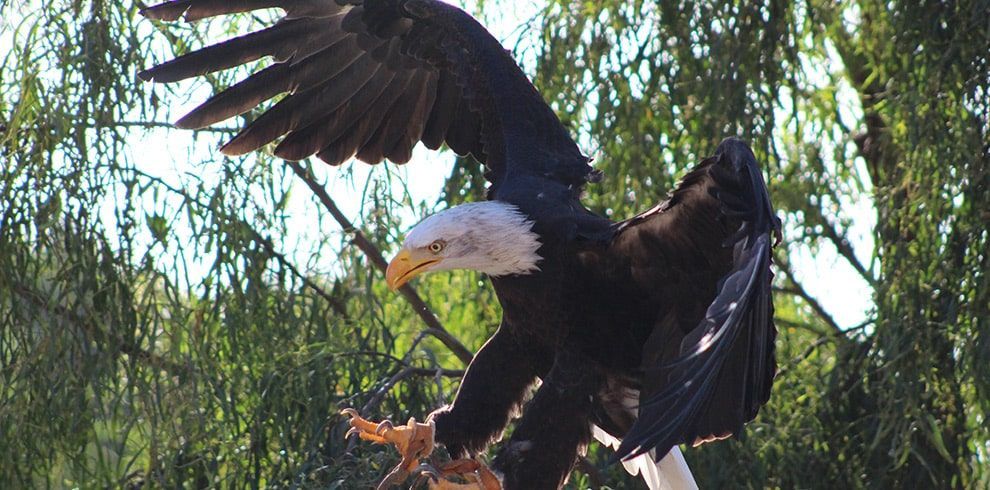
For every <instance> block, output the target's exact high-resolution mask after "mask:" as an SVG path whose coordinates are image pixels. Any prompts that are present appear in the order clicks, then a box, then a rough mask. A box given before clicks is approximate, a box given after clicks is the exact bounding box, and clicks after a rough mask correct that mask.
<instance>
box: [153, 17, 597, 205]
mask: <svg viewBox="0 0 990 490" xmlns="http://www.w3.org/2000/svg"><path fill="white" fill-rule="evenodd" d="M265 8H280V9H282V10H283V11H284V12H285V16H284V17H283V18H282V19H281V20H280V21H278V22H277V23H275V24H274V25H272V26H271V27H269V28H267V29H263V30H260V31H257V32H253V33H250V34H247V35H244V36H241V37H237V38H233V39H230V40H227V41H225V42H221V43H219V44H215V45H212V46H209V47H206V48H203V49H200V50H198V51H193V52H191V53H189V54H186V55H184V56H181V57H179V58H177V59H175V60H172V61H169V62H167V63H164V64H162V65H159V66H156V67H154V68H151V69H149V70H146V71H143V72H141V73H140V76H141V78H143V79H145V80H154V81H156V82H174V81H177V80H183V79H187V78H191V77H196V76H199V75H203V74H206V73H211V72H216V71H219V70H224V69H227V68H232V67H235V66H239V65H242V64H245V63H248V62H251V61H255V60H258V59H261V58H264V57H271V58H273V59H274V63H273V64H271V65H270V66H268V67H267V68H264V69H262V70H260V71H257V72H255V73H254V74H252V75H251V76H249V77H248V78H246V79H244V80H243V81H241V82H239V83H237V84H235V85H233V86H232V87H230V88H228V89H226V90H224V91H222V92H220V93H219V94H216V95H215V96H213V98H211V99H209V100H208V101H207V102H206V103H204V104H203V105H201V106H199V107H198V108H196V109H195V110H193V111H192V112H191V113H189V114H188V115H186V116H185V117H183V118H182V119H180V120H179V121H178V123H177V125H178V126H179V127H183V128H202V127H206V126H209V125H211V124H214V123H216V122H219V121H223V120H225V119H228V118H231V117H234V116H236V115H239V114H242V113H244V112H247V111H249V110H251V109H252V108H254V107H256V106H257V105H259V104H260V103H262V102H264V101H266V100H269V99H272V98H274V97H276V96H279V95H281V94H287V95H286V96H285V97H284V98H282V99H281V100H279V101H278V103H276V104H274V105H273V106H272V107H271V108H269V109H268V110H267V111H266V112H265V113H264V114H262V115H261V116H260V117H258V118H257V119H255V120H254V121H253V122H251V123H250V124H248V125H247V127H245V128H244V129H243V130H242V131H241V132H240V133H239V134H238V135H237V136H236V137H234V138H233V139H232V140H231V141H229V142H228V143H227V144H226V145H224V146H223V148H222V151H223V152H224V153H226V154H230V155H238V154H244V153H247V152H250V151H253V150H256V149H258V148H260V147H262V146H264V145H266V144H268V143H271V142H273V141H275V140H276V139H279V138H281V137H283V136H284V138H283V139H282V140H281V142H280V143H279V144H278V146H277V147H276V148H275V155H276V156H279V157H281V158H284V159H287V160H299V159H302V158H306V157H308V156H311V155H314V154H315V155H317V156H318V157H319V158H320V159H322V160H324V161H326V162H327V163H330V164H332V165H337V164H340V163H342V162H344V161H347V160H348V159H350V158H351V157H353V156H355V155H356V156H357V158H358V159H360V160H363V161H365V162H368V163H378V162H379V161H381V160H382V159H383V158H388V159H389V160H391V161H393V162H396V163H404V162H406V161H408V160H409V159H410V157H411V153H412V149H413V147H414V146H415V145H416V144H417V143H418V142H419V141H422V142H423V143H424V144H425V145H426V146H427V147H428V148H431V149H437V148H439V147H440V146H441V145H442V144H443V143H446V144H447V145H448V146H449V147H450V148H451V149H453V150H454V151H455V152H457V153H459V154H462V155H463V154H467V153H470V154H472V155H474V156H475V158H477V159H478V160H480V161H482V162H484V163H486V165H487V166H488V168H489V180H492V181H493V182H494V181H495V180H497V179H498V177H499V176H500V175H502V174H503V173H505V172H506V171H507V170H513V171H515V170H519V171H523V172H527V173H532V174H536V175H540V176H543V177H549V178H553V179H556V180H560V181H562V182H564V183H566V184H575V185H581V184H583V183H584V180H585V179H586V178H587V176H588V174H589V172H590V171H591V168H590V166H589V165H588V158H587V157H585V156H584V155H582V154H581V152H580V150H578V148H577V145H576V144H575V143H574V141H573V140H572V139H571V137H570V135H569V134H568V132H567V130H566V129H565V128H564V127H563V126H562V125H561V123H560V121H559V120H558V119H557V116H556V115H555V114H554V113H553V111H552V110H551V109H550V107H549V106H547V104H546V103H545V102H544V101H543V99H542V98H541V96H540V94H539V93H538V92H537V91H536V89H535V88H534V87H533V85H532V84H531V83H530V81H529V80H528V79H527V78H526V76H525V74H523V72H522V71H521V70H520V69H519V66H518V65H517V64H516V63H515V61H514V60H513V59H512V58H511V56H509V54H508V53H507V52H506V51H505V50H504V49H503V48H502V46H501V44H499V42H498V41H497V40H495V38H493V37H492V36H491V34H489V33H488V31H487V30H485V28H484V27H482V26H481V24H479V23H478V22H477V21H475V20H474V19H473V18H471V16H470V15H468V14H467V13H465V12H464V11H462V10H461V9H459V8H456V7H454V6H451V5H447V4H445V3H443V2H439V1H435V0H284V1H275V0H176V1H171V2H167V3H163V4H160V5H156V6H153V7H149V8H147V9H144V10H143V11H142V13H143V14H144V15H145V16H146V17H149V18H152V19H160V20H167V21H171V20H176V19H179V18H180V17H183V18H185V19H186V20H188V21H193V20H198V19H203V18H206V17H212V16H217V15H224V14H232V13H239V12H248V11H252V10H256V9H265Z"/></svg>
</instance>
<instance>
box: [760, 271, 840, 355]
mask: <svg viewBox="0 0 990 490" xmlns="http://www.w3.org/2000/svg"><path fill="white" fill-rule="evenodd" d="M774 262H775V263H776V264H777V268H778V270H780V271H781V272H783V273H784V275H785V276H787V282H788V283H789V287H783V288H779V289H778V290H779V291H781V292H785V293H788V294H793V295H794V296H797V297H799V298H801V299H802V300H804V302H805V303H807V304H808V306H810V307H811V309H812V311H814V312H815V314H816V315H818V317H819V318H821V319H822V321H824V322H825V323H826V324H827V325H828V326H829V327H831V329H832V334H833V335H835V336H841V335H842V334H843V331H842V327H840V326H839V324H838V323H837V322H836V321H835V318H833V317H832V315H831V314H830V313H829V312H828V310H826V309H825V307H824V306H822V304H821V303H820V302H818V299H816V298H815V297H814V296H812V295H811V294H809V293H808V291H806V290H805V289H804V286H802V285H801V283H800V282H798V281H797V280H796V279H795V278H794V272H793V271H791V269H790V265H789V264H788V263H787V261H786V260H780V259H779V258H776V259H775V260H774Z"/></svg>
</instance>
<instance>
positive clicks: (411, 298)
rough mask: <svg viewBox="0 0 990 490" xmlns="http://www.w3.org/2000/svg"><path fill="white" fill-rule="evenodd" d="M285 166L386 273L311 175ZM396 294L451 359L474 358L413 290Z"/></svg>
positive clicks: (404, 289)
mask: <svg viewBox="0 0 990 490" xmlns="http://www.w3.org/2000/svg"><path fill="white" fill-rule="evenodd" d="M285 163H286V165H288V166H289V167H290V168H291V169H292V171H293V172H295V173H296V175H297V176H298V177H299V178H300V179H302V181H303V182H305V183H306V185H307V186H309V189H310V190H311V191H313V194H315V195H316V197H317V198H318V199H319V200H320V202H321V203H322V204H323V206H324V207H325V208H326V209H327V211H329V212H330V215H331V216H333V219H334V220H336V221H337V223H338V224H339V225H340V227H341V228H342V229H343V230H344V232H345V233H348V234H350V235H351V236H353V243H354V245H356V246H357V247H358V248H359V249H360V250H361V251H362V252H364V254H365V256H367V257H368V260H370V261H371V263H372V264H374V266H375V267H376V268H377V269H378V270H380V271H382V272H385V269H386V268H388V262H387V261H386V260H385V257H384V256H383V255H382V252H381V250H379V249H378V247H377V246H375V244H374V243H372V242H371V240H368V237H366V236H365V235H364V233H362V232H361V230H358V229H357V228H355V227H354V224H353V223H351V221H350V220H348V219H347V217H346V216H344V213H342V212H341V211H340V208H338V207H337V204H336V203H335V202H334V200H333V199H332V198H331V197H330V194H328V193H327V191H326V189H324V188H323V186H322V185H321V184H320V183H319V182H317V181H316V178H315V177H314V176H313V174H312V173H311V172H310V171H309V170H308V169H306V168H305V167H303V166H302V164H300V163H299V162H291V161H286V162H285ZM399 292H400V293H402V296H403V297H405V298H406V301H408V302H409V304H410V305H411V306H412V308H413V311H415V312H416V314H417V315H419V317H420V318H421V319H422V320H423V322H424V323H426V325H427V327H429V328H428V329H427V330H426V332H428V333H429V334H430V335H432V336H433V337H436V338H437V340H439V341H440V342H441V343H443V345H445V346H447V348H448V349H450V350H451V352H453V353H454V355H456V356H457V358H458V359H460V360H461V362H463V363H464V364H465V365H466V364H468V363H470V362H471V359H472V358H473V357H474V355H473V354H471V351H469V350H468V349H467V347H464V344H462V343H461V342H460V341H459V340H457V338H456V337H454V336H453V335H451V334H450V332H448V331H447V329H445V328H444V327H443V325H441V324H440V320H438V319H437V317H436V315H434V314H433V311H432V310H430V307H429V306H428V305H427V304H426V302H425V301H423V299H422V298H420V296H419V294H417V293H416V290H415V289H413V287H412V286H410V285H409V284H406V285H404V286H402V287H401V288H399Z"/></svg>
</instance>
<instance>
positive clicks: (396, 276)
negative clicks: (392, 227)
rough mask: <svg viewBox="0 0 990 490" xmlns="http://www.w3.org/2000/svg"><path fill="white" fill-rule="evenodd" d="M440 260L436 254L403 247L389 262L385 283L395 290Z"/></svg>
mask: <svg viewBox="0 0 990 490" xmlns="http://www.w3.org/2000/svg"><path fill="white" fill-rule="evenodd" d="M440 260H441V259H440V258H439V257H437V256H436V255H432V254H429V253H421V252H419V251H412V252H410V251H409V250H406V249H402V250H401V251H400V252H399V254H398V255H396V256H395V258H394V259H392V262H390V263H389V264H388V269H386V270H385V283H386V284H388V287H389V288H390V289H391V290H392V291H395V290H396V289H399V288H400V287H402V285H403V284H405V283H407V282H409V280H410V279H412V278H414V277H416V276H418V275H420V274H421V273H423V272H426V271H427V270H429V269H430V268H432V267H433V264H436V263H437V262H440Z"/></svg>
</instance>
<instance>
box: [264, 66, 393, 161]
mask: <svg viewBox="0 0 990 490" xmlns="http://www.w3.org/2000/svg"><path fill="white" fill-rule="evenodd" d="M409 76H410V73H408V72H404V73H396V72H394V71H392V70H389V69H387V68H385V67H381V68H380V70H379V74H378V76H376V77H374V78H372V79H371V80H369V81H368V83H367V84H366V85H365V86H364V87H362V89H361V91H360V92H358V93H357V94H355V96H354V97H351V98H350V99H349V100H348V101H347V102H346V103H344V105H342V106H341V107H340V108H338V109H337V110H336V111H334V112H333V113H331V114H328V115H327V116H326V117H325V118H324V119H323V120H321V121H319V122H317V123H314V124H312V125H310V126H308V127H306V128H303V129H301V130H299V131H296V132H294V133H292V134H290V135H289V136H288V137H286V139H285V140H283V141H282V143H280V144H279V146H278V147H277V148H276V149H275V154H276V155H278V156H279V157H281V158H284V159H286V160H293V159H302V158H305V157H307V156H309V155H312V154H313V153H314V152H318V151H319V153H317V156H318V157H319V158H320V159H321V160H324V161H326V162H327V163H330V164H331V165H333V164H335V163H337V162H336V158H345V159H346V158H350V156H352V155H353V152H354V151H356V149H357V147H355V148H353V149H351V150H350V154H347V155H346V156H343V157H331V155H337V154H343V153H348V151H349V150H348V149H347V148H345V147H343V146H339V145H347V144H348V141H339V140H340V138H341V137H342V136H343V134H344V133H345V132H346V131H347V130H348V129H349V128H351V127H353V126H356V125H360V124H362V123H363V124H374V125H375V126H374V127H376V128H377V127H378V126H377V125H378V124H379V123H380V122H381V119H382V118H383V117H384V112H385V111H387V109H388V108H389V107H391V104H393V103H394V102H395V100H396V99H397V98H398V97H400V96H401V95H402V90H401V88H402V87H404V86H405V84H406V83H407V82H408V79H409ZM379 111H381V113H379ZM355 137H356V135H355ZM361 143H363V141H360V142H358V143H357V144H358V145H360V144H361ZM341 163H342V162H341Z"/></svg>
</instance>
